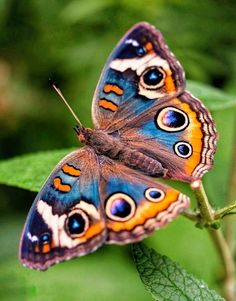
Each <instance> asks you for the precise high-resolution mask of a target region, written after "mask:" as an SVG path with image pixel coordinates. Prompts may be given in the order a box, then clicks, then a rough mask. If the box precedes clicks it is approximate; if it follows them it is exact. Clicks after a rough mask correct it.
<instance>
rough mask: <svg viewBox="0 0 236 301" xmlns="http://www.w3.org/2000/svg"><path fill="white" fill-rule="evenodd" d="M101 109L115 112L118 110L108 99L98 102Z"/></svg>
mask: <svg viewBox="0 0 236 301" xmlns="http://www.w3.org/2000/svg"><path fill="white" fill-rule="evenodd" d="M98 105H99V107H102V108H104V109H107V110H110V111H112V112H115V111H116V110H117V108H118V106H117V105H116V104H114V103H113V102H111V101H108V100H106V99H100V100H99V102H98Z"/></svg>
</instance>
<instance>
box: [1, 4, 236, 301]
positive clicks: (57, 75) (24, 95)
mask: <svg viewBox="0 0 236 301" xmlns="http://www.w3.org/2000/svg"><path fill="white" fill-rule="evenodd" d="M235 20H236V2H235V1H233V0H231V1H230V0H228V1H227V0H214V1H213V0H204V1H203V0H199V1H191V0H182V1H181V0H169V1H164V0H149V1H148V0H147V1H141V0H137V1H132V0H130V1H127V0H126V1H124V0H121V1H114V0H90V1H88V0H87V1H86V0H78V1H66V0H51V1H45V0H42V1H35V0H31V1H26V0H21V1H19V0H5V1H4V0H2V1H0V27H1V30H0V125H1V129H0V159H7V158H10V157H13V156H16V155H21V154H25V153H30V152H38V151H43V150H52V149H61V148H67V147H68V148H69V147H73V146H77V145H78V142H77V139H76V137H75V134H74V132H73V130H72V127H73V126H74V124H75V122H74V120H73V118H72V116H71V115H70V114H69V113H68V111H67V110H66V109H65V107H64V106H63V104H62V103H61V102H60V100H59V99H58V97H57V96H56V95H55V92H54V91H52V89H51V88H50V86H49V83H48V78H49V77H50V78H53V79H54V80H56V81H57V82H58V84H59V86H60V87H61V89H62V90H63V92H64V94H65V95H66V97H67V99H68V100H69V102H70V104H71V106H72V107H73V108H74V109H75V111H76V112H77V114H78V115H79V117H80V119H81V121H82V122H83V123H84V124H85V125H86V126H92V123H91V113H90V111H91V100H92V96H93V92H94V89H95V87H96V84H97V81H98V78H99V74H100V72H101V70H102V68H103V65H104V63H105V61H106V58H107V56H108V55H109V53H110V52H111V50H112V49H113V47H114V46H115V45H116V43H117V42H118V40H119V39H120V38H121V36H122V35H123V34H124V33H125V32H126V31H127V30H128V29H129V28H130V27H131V26H132V25H133V24H134V23H136V22H139V21H148V22H150V23H152V24H154V25H155V26H156V27H157V28H159V29H160V30H161V31H162V33H163V34H164V37H165V39H166V42H167V43H168V45H169V46H170V48H171V50H172V51H173V52H174V53H175V55H176V56H177V58H178V59H179V61H180V62H181V63H182V65H183V66H184V69H185V71H186V75H187V78H188V79H191V80H194V81H198V82H202V83H205V84H209V85H211V86H214V87H217V88H219V89H221V90H223V91H225V92H227V93H231V94H234V95H235V94H236V51H235V50H236V34H235V32H236V21H235ZM203 102H204V99H203ZM212 113H213V116H214V119H215V121H216V124H217V129H218V132H219V135H220V139H219V143H218V151H217V155H216V159H215V167H214V169H213V170H212V171H211V172H209V173H208V174H207V175H206V176H205V184H206V190H207V192H208V194H209V196H210V199H211V201H212V203H213V204H214V205H215V206H216V207H222V206H223V205H224V204H225V200H226V199H227V195H228V191H229V185H230V179H231V165H232V157H233V154H234V151H235V149H234V146H233V140H234V136H235V134H234V133H235V132H234V131H235V130H234V129H235V124H236V118H235V115H236V114H235V109H232V108H229V109H221V110H217V111H215V112H212ZM13 172H14V171H13ZM174 185H175V186H176V187H178V188H179V189H181V190H182V191H184V192H186V193H188V194H190V191H189V188H188V187H187V185H185V184H176V183H174ZM35 195H36V194H35V193H32V192H28V191H25V190H23V189H17V188H13V187H7V186H3V185H2V186H0V300H4V301H5V300H6V301H8V300H34V301H39V300H44V301H45V300H46V301H47V300H57V301H59V300H101V301H103V300H120V301H121V300H136V301H141V300H151V296H149V294H148V293H147V292H145V290H144V288H143V286H142V284H141V281H140V279H139V277H138V275H137V273H136V270H135V266H134V264H133V262H132V258H131V255H130V251H129V246H125V247H118V246H105V247H103V248H101V249H100V250H98V251H97V252H95V253H94V254H90V255H88V256H85V257H83V258H79V259H76V260H72V261H69V262H66V263H62V264H60V265H57V266H54V267H52V268H51V269H49V270H48V271H47V272H44V273H42V272H38V271H31V270H29V269H25V268H23V267H22V266H21V265H20V264H19V262H18V258H17V252H18V251H17V249H18V242H19V238H20V233H21V230H22V228H23V224H24V220H25V218H26V215H27V212H28V210H29V208H30V206H31V204H32V201H33V199H34V197H35ZM193 206H194V205H193ZM146 242H147V243H148V244H149V245H150V246H152V247H153V248H155V249H156V250H157V251H158V252H160V253H162V254H165V255H167V256H169V257H171V258H172V259H173V260H176V261H178V262H179V263H180V264H182V265H183V266H184V268H185V269H187V270H188V271H189V272H191V273H193V274H194V275H195V276H197V277H199V278H201V279H204V280H205V281H206V282H207V283H208V284H209V286H210V287H211V288H214V289H216V290H218V291H219V292H221V287H220V279H221V271H222V270H221V263H220V261H219V259H218V256H217V253H216V251H215V249H214V247H213V245H212V242H211V241H210V239H209V238H208V235H207V233H206V231H201V230H199V229H197V228H195V227H194V225H193V223H191V222H189V221H188V220H186V219H184V218H183V217H180V218H179V219H178V220H176V221H174V222H173V223H172V224H170V225H168V227H167V228H165V229H163V230H160V231H158V232H156V233H155V234H154V235H153V236H152V237H151V238H149V239H147V240H146Z"/></svg>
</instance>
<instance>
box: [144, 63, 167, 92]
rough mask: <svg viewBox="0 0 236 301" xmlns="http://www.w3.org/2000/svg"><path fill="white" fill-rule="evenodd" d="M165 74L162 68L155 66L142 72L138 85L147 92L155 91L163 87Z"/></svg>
mask: <svg viewBox="0 0 236 301" xmlns="http://www.w3.org/2000/svg"><path fill="white" fill-rule="evenodd" d="M165 77H166V74H165V72H164V71H163V69H162V68H157V67H155V66H152V67H149V68H148V69H146V70H144V72H143V73H142V74H141V77H140V85H141V86H142V87H143V88H144V89H147V90H156V89H158V88H161V87H162V86H163V85H164V81H165Z"/></svg>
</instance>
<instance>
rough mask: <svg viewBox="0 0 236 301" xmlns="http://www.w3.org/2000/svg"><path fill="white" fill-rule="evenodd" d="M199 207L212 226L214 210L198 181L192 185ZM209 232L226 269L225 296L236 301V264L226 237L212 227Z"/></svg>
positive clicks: (229, 300)
mask: <svg viewBox="0 0 236 301" xmlns="http://www.w3.org/2000/svg"><path fill="white" fill-rule="evenodd" d="M191 187H192V189H193V191H194V193H195V196H196V199H197V202H198V205H199V211H200V215H201V219H202V220H203V221H204V223H205V224H206V225H212V224H213V223H214V221H215V214H214V210H213V208H212V207H211V204H210V203H209V201H208V198H207V195H206V192H205V190H204V187H203V185H202V182H200V181H197V182H194V183H192V185H191ZM208 232H209V234H210V236H211V238H212V240H213V242H214V244H215V246H216V248H217V251H218V254H219V257H220V259H221V261H222V264H223V267H224V294H225V297H226V300H228V301H235V296H236V285H235V283H236V280H235V271H236V270H235V263H234V260H233V257H232V254H231V252H230V248H229V245H228V244H227V241H226V240H225V237H224V236H223V234H222V231H221V230H220V229H218V230H215V229H213V228H211V227H208Z"/></svg>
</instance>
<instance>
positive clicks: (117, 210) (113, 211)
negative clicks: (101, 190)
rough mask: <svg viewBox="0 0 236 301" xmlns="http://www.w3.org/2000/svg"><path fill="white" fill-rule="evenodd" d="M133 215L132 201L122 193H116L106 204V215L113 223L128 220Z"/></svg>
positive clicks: (133, 204)
mask: <svg viewBox="0 0 236 301" xmlns="http://www.w3.org/2000/svg"><path fill="white" fill-rule="evenodd" d="M134 213H135V202H134V200H133V199H132V198H131V197H130V196H128V195H127V194H124V193H116V194H113V195H112V196H110V197H109V199H108V200H107V202H106V214H107V216H108V217H109V218H110V219H112V220H115V221H126V220H129V219H130V218H131V217H132V216H133V215H134Z"/></svg>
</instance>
